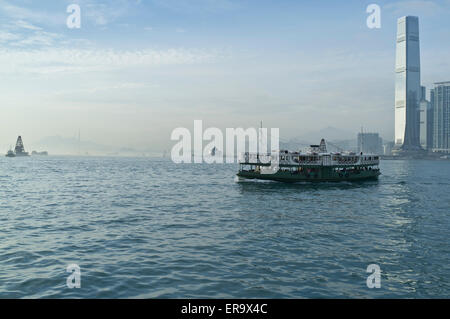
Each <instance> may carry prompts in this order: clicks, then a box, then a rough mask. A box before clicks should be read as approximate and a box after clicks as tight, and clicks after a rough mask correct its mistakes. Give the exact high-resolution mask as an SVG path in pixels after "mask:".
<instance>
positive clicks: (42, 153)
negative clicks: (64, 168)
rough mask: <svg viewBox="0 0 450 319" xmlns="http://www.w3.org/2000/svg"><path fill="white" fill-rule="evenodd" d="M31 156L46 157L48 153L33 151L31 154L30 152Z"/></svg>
mask: <svg viewBox="0 0 450 319" xmlns="http://www.w3.org/2000/svg"><path fill="white" fill-rule="evenodd" d="M31 155H33V156H48V152H47V151H43V152H36V151H33V152H31Z"/></svg>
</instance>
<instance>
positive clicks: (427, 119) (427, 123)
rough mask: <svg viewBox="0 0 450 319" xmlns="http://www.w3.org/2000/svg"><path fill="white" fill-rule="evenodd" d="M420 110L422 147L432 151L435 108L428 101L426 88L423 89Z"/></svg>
mask: <svg viewBox="0 0 450 319" xmlns="http://www.w3.org/2000/svg"><path fill="white" fill-rule="evenodd" d="M419 110H420V115H419V121H420V146H421V147H422V148H423V149H424V150H431V149H432V147H433V108H432V106H431V103H430V102H429V101H427V98H426V89H425V87H424V86H422V87H421V99H420V103H419Z"/></svg>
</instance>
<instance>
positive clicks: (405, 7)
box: [384, 0, 450, 16]
mask: <svg viewBox="0 0 450 319" xmlns="http://www.w3.org/2000/svg"><path fill="white" fill-rule="evenodd" d="M448 3H450V2H448ZM442 5H444V4H438V3H437V2H434V1H429V0H405V1H398V2H392V3H389V4H386V5H385V6H384V9H386V10H389V11H391V12H392V13H394V14H395V15H399V16H405V15H420V16H424V15H427V16H433V15H435V14H438V13H440V12H442V10H443V8H442ZM444 6H445V5H444Z"/></svg>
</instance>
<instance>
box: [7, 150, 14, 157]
mask: <svg viewBox="0 0 450 319" xmlns="http://www.w3.org/2000/svg"><path fill="white" fill-rule="evenodd" d="M5 156H6V157H16V154H14V152H13V151H12V150H9V151H8V153H6V155H5Z"/></svg>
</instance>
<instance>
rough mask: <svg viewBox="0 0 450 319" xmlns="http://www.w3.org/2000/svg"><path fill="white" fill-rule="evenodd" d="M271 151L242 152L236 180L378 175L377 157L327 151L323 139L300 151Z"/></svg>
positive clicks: (309, 179)
mask: <svg viewBox="0 0 450 319" xmlns="http://www.w3.org/2000/svg"><path fill="white" fill-rule="evenodd" d="M275 156H276V155H272V154H258V153H249V152H247V153H244V154H242V157H241V159H240V160H239V172H238V174H237V176H238V179H239V180H240V181H242V180H249V179H250V180H251V179H259V180H272V181H278V182H291V183H295V182H340V181H363V180H376V179H378V176H379V175H380V174H381V173H380V169H379V164H380V157H379V156H378V155H374V154H363V153H360V154H356V153H353V152H342V153H331V152H327V148H326V144H325V140H324V139H322V141H321V143H320V145H311V147H310V148H309V150H308V151H306V152H304V153H302V152H301V151H299V152H289V151H285V150H283V151H280V152H279V153H278V161H277V159H276V157H275Z"/></svg>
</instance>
